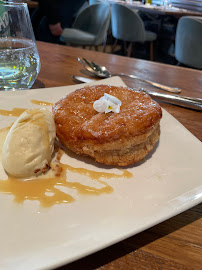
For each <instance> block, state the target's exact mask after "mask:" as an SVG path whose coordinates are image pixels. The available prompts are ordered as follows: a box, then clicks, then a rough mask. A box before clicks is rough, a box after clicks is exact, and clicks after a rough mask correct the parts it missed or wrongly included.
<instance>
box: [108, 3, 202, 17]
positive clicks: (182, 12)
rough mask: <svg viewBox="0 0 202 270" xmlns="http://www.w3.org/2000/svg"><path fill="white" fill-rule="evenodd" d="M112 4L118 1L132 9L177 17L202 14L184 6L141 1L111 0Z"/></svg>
mask: <svg viewBox="0 0 202 270" xmlns="http://www.w3.org/2000/svg"><path fill="white" fill-rule="evenodd" d="M109 2H110V3H111V4H113V3H118V4H122V5H126V6H128V7H130V8H132V9H136V10H140V11H142V12H146V13H151V14H158V15H171V16H175V17H177V18H180V17H182V16H202V13H201V12H197V11H193V10H188V9H182V8H175V7H172V8H169V7H168V8H165V7H163V6H152V5H143V4H142V3H141V2H135V1H133V3H129V2H128V1H121V0H109Z"/></svg>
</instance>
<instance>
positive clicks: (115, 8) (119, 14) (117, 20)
mask: <svg viewBox="0 0 202 270" xmlns="http://www.w3.org/2000/svg"><path fill="white" fill-rule="evenodd" d="M111 24H112V36H113V37H114V38H115V39H119V40H123V41H128V42H130V45H129V50H128V56H131V53H132V49H133V43H134V42H141V43H144V42H146V41H149V42H150V60H153V59H154V50H153V41H154V40H156V38H157V35H156V33H153V32H151V31H146V30H145V27H144V23H143V21H142V19H141V18H140V16H139V15H138V13H137V12H134V11H133V10H131V9H130V8H128V7H126V6H123V5H121V4H112V8H111Z"/></svg>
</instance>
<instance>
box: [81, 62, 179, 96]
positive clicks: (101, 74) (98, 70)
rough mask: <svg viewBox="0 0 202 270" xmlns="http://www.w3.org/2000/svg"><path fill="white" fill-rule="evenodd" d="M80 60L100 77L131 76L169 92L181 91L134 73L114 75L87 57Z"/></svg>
mask: <svg viewBox="0 0 202 270" xmlns="http://www.w3.org/2000/svg"><path fill="white" fill-rule="evenodd" d="M78 61H79V62H80V63H81V64H82V65H83V66H84V67H85V68H86V69H87V70H88V71H89V72H91V73H92V74H94V75H95V76H97V77H100V78H110V77H112V76H124V77H129V78H132V79H136V80H139V81H142V82H146V83H148V84H151V85H153V86H155V87H157V88H160V89H162V90H164V91H168V92H172V93H180V92H181V89H180V88H173V87H169V86H166V85H163V84H160V83H156V82H152V81H150V80H146V79H142V78H139V77H137V76H135V75H132V74H125V73H118V74H113V75H112V74H111V73H110V72H109V71H108V70H107V69H106V67H104V66H99V65H98V64H96V63H94V62H91V61H89V60H87V59H86V58H79V57H78Z"/></svg>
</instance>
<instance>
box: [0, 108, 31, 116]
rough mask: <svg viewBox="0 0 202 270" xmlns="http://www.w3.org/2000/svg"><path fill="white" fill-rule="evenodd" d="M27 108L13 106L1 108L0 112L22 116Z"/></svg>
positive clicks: (5, 114) (4, 114)
mask: <svg viewBox="0 0 202 270" xmlns="http://www.w3.org/2000/svg"><path fill="white" fill-rule="evenodd" d="M26 110H27V109H24V108H13V109H12V110H10V111H9V110H0V114H1V115H3V116H16V117H18V116H20V115H21V114H22V113H23V112H24V111H26Z"/></svg>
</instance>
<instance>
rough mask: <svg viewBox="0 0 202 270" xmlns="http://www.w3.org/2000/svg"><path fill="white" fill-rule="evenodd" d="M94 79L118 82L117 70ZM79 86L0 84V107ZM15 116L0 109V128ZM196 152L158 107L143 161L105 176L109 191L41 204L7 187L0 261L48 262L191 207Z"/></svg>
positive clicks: (196, 192)
mask: <svg viewBox="0 0 202 270" xmlns="http://www.w3.org/2000/svg"><path fill="white" fill-rule="evenodd" d="M101 83H102V84H111V85H117V86H122V85H124V83H123V82H122V80H121V79H120V78H118V77H114V78H111V79H106V80H103V81H99V82H97V83H96V84H101ZM93 84H95V83H93ZM81 87H83V85H75V86H66V87H56V88H48V89H37V90H29V91H16V92H1V93H0V109H6V110H9V109H12V108H13V107H22V108H35V107H37V108H39V107H40V106H37V105H34V104H32V103H31V102H30V100H31V99H37V100H43V101H47V102H56V101H58V100H59V99H60V98H61V97H62V96H64V95H66V94H68V93H70V92H71V91H73V90H75V89H78V88H81ZM49 109H51V108H49ZM15 119H16V118H15V117H6V116H0V128H1V127H4V126H8V125H9V124H10V123H11V122H13V121H14V120H15ZM64 160H65V161H66V162H67V163H69V164H71V166H73V167H84V168H90V169H91V170H95V171H100V170H103V171H106V170H107V169H106V167H103V168H102V166H100V167H98V166H96V164H95V163H93V162H92V163H85V160H84V159H82V158H79V159H77V158H76V157H68V156H66V157H65V158H64ZM201 160H202V146H201V142H200V141H199V140H198V139H197V138H195V137H194V136H193V135H192V134H191V133H190V132H189V131H188V130H186V129H185V128H184V127H183V126H182V125H181V124H180V123H179V122H178V121H177V120H176V119H175V118H173V117H172V116H171V115H170V114H169V113H167V112H166V111H165V110H163V118H162V120H161V137H160V141H159V143H158V145H157V147H156V148H155V150H154V151H153V152H152V154H151V155H149V157H148V158H147V159H146V161H145V162H142V163H140V164H138V165H136V166H131V167H130V168H129V169H128V170H129V171H130V172H132V174H133V177H132V178H129V179H126V178H125V179H109V180H106V182H107V183H109V185H110V186H112V187H113V189H114V191H113V193H111V194H105V195H100V196H84V195H79V194H74V195H75V196H76V201H75V202H74V203H70V204H60V205H55V206H53V207H51V208H41V207H40V206H39V203H38V202H31V201H26V202H25V203H24V204H17V203H15V202H13V196H12V195H5V194H2V193H0V213H1V218H0V268H1V269H4V270H5V269H15V270H18V269H20V270H23V269H26V270H27V269H29V270H32V269H43V268H54V267H56V266H60V265H62V264H65V263H69V262H72V261H74V260H77V259H79V258H81V257H84V256H86V255H88V254H90V253H93V252H95V251H98V250H100V249H102V248H105V247H107V246H109V245H111V244H113V243H116V242H118V241H120V240H123V239H125V238H127V237H130V236H132V235H134V234H137V233H139V232H141V231H143V230H145V229H147V228H149V227H151V226H153V225H155V224H158V223H160V222H162V221H164V220H166V219H168V218H170V217H172V216H175V215H177V214H178V213H181V212H183V211H185V210H186V209H188V208H191V207H193V206H194V205H196V204H198V203H200V202H201V201H202V186H201V176H202V166H201ZM1 170H2V168H0V171H1ZM113 170H115V169H108V171H113ZM0 175H1V173H0ZM79 181H82V177H80V180H79Z"/></svg>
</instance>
